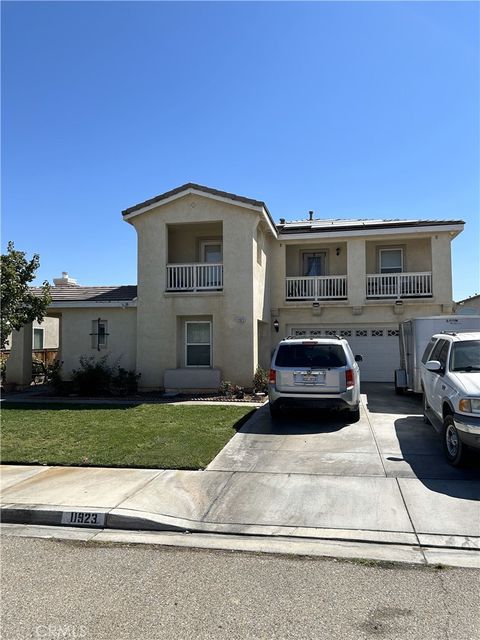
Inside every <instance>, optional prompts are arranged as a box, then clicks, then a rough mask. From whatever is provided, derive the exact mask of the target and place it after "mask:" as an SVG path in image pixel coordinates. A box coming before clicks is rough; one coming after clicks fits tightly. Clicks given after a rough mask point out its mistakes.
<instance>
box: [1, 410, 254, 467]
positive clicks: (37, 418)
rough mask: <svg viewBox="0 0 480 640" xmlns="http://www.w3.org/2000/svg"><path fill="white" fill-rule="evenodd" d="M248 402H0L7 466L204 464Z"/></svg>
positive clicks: (228, 435) (245, 412) (235, 425)
mask: <svg viewBox="0 0 480 640" xmlns="http://www.w3.org/2000/svg"><path fill="white" fill-rule="evenodd" d="M251 411H252V409H251V407H242V406H238V407H233V406H226V407H224V406H206V405H202V406H191V405H189V406H185V405H152V404H143V405H139V406H133V405H123V406H120V405H116V406H113V405H81V404H78V405H67V404H63V405H60V404H59V405H48V407H47V406H45V405H31V404H28V405H27V404H24V405H19V404H10V405H8V404H2V416H1V417H2V443H1V444H2V446H1V459H2V462H4V463H19V464H22V463H40V464H49V465H85V466H87V465H95V466H107V467H108V466H115V467H117V466H118V467H130V466H132V467H150V468H160V469H201V468H204V467H205V466H206V465H207V464H208V463H209V462H210V461H211V460H212V459H213V458H214V457H215V455H216V454H217V453H218V452H219V451H220V449H221V448H222V447H223V446H224V445H225V444H226V443H227V442H228V441H229V440H230V438H231V437H232V436H233V435H234V434H235V432H236V429H238V428H239V427H240V426H241V425H242V424H243V422H244V421H245V417H246V416H247V415H248V414H249V413H250V412H251Z"/></svg>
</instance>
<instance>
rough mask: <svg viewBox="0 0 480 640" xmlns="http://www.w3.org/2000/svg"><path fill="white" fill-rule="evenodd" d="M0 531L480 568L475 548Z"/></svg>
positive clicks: (40, 528)
mask: <svg viewBox="0 0 480 640" xmlns="http://www.w3.org/2000/svg"><path fill="white" fill-rule="evenodd" d="M0 532H1V535H2V536H10V537H22V538H42V539H47V540H59V541H66V542H69V541H70V542H77V543H78V542H82V543H91V544H128V545H131V544H143V545H150V546H155V547H161V548H163V547H166V548H170V549H172V548H187V549H196V550H211V551H228V552H246V553H265V554H274V555H288V556H295V557H308V558H323V559H335V560H343V561H347V562H348V561H351V562H355V561H357V562H360V563H365V562H368V563H370V562H371V563H388V564H391V563H396V564H399V565H401V564H409V565H417V566H419V568H421V567H433V568H435V569H444V568H448V567H457V568H458V567H461V568H467V569H480V551H478V550H460V549H439V548H431V547H420V546H410V545H386V544H376V543H365V542H352V541H348V540H312V539H298V538H288V537H281V536H279V537H262V536H242V535H224V534H208V533H187V532H183V533H179V532H172V531H125V530H118V529H88V528H81V527H58V526H45V525H25V524H2V525H0Z"/></svg>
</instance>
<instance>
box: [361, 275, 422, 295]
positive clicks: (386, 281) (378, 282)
mask: <svg viewBox="0 0 480 640" xmlns="http://www.w3.org/2000/svg"><path fill="white" fill-rule="evenodd" d="M432 295H433V290H432V273H431V272H423V273H388V274H386V273H380V274H379V273H374V274H369V275H367V288H366V297H367V299H382V298H430V297H431V296H432Z"/></svg>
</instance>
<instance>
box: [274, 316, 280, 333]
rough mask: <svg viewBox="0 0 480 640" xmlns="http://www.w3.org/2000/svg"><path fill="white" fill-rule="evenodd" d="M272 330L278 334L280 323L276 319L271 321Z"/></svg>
mask: <svg viewBox="0 0 480 640" xmlns="http://www.w3.org/2000/svg"><path fill="white" fill-rule="evenodd" d="M273 328H274V329H275V331H276V332H277V333H278V330H279V329H280V323H279V322H278V320H276V319H275V320H274V321H273Z"/></svg>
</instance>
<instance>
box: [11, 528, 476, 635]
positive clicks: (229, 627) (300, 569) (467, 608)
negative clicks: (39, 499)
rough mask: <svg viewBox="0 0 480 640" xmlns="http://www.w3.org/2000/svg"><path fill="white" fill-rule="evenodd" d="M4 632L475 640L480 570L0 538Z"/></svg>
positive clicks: (19, 633) (15, 633)
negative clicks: (0, 546)
mask: <svg viewBox="0 0 480 640" xmlns="http://www.w3.org/2000/svg"><path fill="white" fill-rule="evenodd" d="M1 553H2V590H1V599H2V602H1V604H2V633H1V636H2V638H5V639H8V640H17V639H18V640H20V639H22V640H23V639H26V638H34V639H37V638H48V639H51V638H86V639H92V640H93V639H95V640H103V639H107V638H108V639H118V640H122V639H127V638H128V639H132V640H133V639H134V640H137V639H139V640H156V639H159V638H161V639H164V638H165V639H174V638H175V639H178V640H187V639H190V638H192V639H203V638H205V639H206V638H208V639H212V638H213V639H215V638H229V639H236V638H242V639H244V638H248V639H250V638H252V639H254V638H255V639H256V640H263V639H269V638H275V639H290V638H292V639H295V640H302V639H312V640H313V639H314V640H323V639H328V640H337V639H338V640H362V639H368V638H383V639H386V640H390V639H398V640H405V639H406V638H408V639H409V640H414V639H417V638H418V639H419V640H420V639H421V640H430V639H431V640H441V639H443V638H446V639H448V640H477V639H478V637H480V613H479V607H478V595H479V592H480V571H478V570H475V569H454V568H439V567H419V566H415V567H414V566H410V565H382V564H376V563H367V562H361V561H355V562H347V561H337V560H327V559H322V558H299V557H288V556H286V557H285V556H282V557H280V556H273V555H266V554H262V555H256V554H249V553H238V552H219V551H216V552H212V551H198V550H197V551H195V550H190V549H183V550H180V549H175V548H164V547H163V548H159V547H154V546H143V545H138V546H136V545H112V544H109V545H105V544H99V543H93V542H92V543H84V542H78V541H77V542H72V541H54V540H40V539H28V538H17V537H4V538H3V540H2V549H1Z"/></svg>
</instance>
